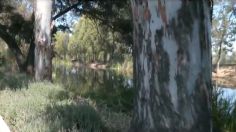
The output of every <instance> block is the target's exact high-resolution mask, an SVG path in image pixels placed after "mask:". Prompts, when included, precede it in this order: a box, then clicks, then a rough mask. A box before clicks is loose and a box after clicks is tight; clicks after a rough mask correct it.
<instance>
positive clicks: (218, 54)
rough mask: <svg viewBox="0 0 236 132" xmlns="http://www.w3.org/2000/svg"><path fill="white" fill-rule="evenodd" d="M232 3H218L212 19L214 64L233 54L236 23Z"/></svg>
mask: <svg viewBox="0 0 236 132" xmlns="http://www.w3.org/2000/svg"><path fill="white" fill-rule="evenodd" d="M232 7H233V6H232V5H231V2H230V1H228V0H227V1H216V2H215V5H214V10H213V19H212V36H211V37H212V53H213V63H215V62H216V61H219V58H222V59H224V58H225V57H226V56H224V55H223V54H225V55H227V53H228V52H232V50H233V46H232V45H233V43H234V41H235V39H236V37H235V33H236V21H235V15H233V8H232Z"/></svg>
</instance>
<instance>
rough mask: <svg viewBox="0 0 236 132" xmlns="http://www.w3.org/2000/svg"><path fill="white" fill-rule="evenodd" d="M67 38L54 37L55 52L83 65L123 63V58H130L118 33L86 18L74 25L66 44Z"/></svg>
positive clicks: (63, 35) (63, 34)
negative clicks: (95, 62) (89, 63)
mask: <svg viewBox="0 0 236 132" xmlns="http://www.w3.org/2000/svg"><path fill="white" fill-rule="evenodd" d="M67 38H68V35H66V37H65V33H62V32H58V33H57V34H56V35H55V39H56V42H55V43H56V45H55V50H56V52H57V53H59V54H64V53H66V56H68V58H70V59H74V60H78V61H80V62H84V63H88V62H93V61H98V62H104V63H107V62H111V61H115V62H123V61H124V59H125V58H130V49H131V48H130V47H129V46H127V45H126V44H125V43H124V41H123V40H122V37H121V34H120V33H119V32H114V31H112V30H111V29H109V28H108V27H107V26H103V25H101V23H100V22H99V21H95V20H92V19H89V18H88V17H86V16H83V17H81V18H80V20H79V22H78V23H76V24H75V25H74V31H73V33H72V35H71V36H70V37H69V42H68V43H67ZM65 41H66V42H65ZM66 51H67V52H66Z"/></svg>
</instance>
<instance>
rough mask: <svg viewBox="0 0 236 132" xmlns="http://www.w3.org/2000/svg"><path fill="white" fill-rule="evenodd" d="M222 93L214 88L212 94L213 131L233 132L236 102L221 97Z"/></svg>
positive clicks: (235, 118) (235, 119) (235, 122)
mask: <svg viewBox="0 0 236 132" xmlns="http://www.w3.org/2000/svg"><path fill="white" fill-rule="evenodd" d="M222 94H223V93H222V91H220V90H216V91H214V92H213V96H212V117H213V132H235V130H236V107H235V106H236V102H232V101H231V100H230V99H224V98H222Z"/></svg>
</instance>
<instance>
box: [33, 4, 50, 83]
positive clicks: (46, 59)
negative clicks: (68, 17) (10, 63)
mask: <svg viewBox="0 0 236 132" xmlns="http://www.w3.org/2000/svg"><path fill="white" fill-rule="evenodd" d="M35 4H36V6H35V79H36V80H37V81H41V80H50V81H51V79H52V45H51V12H52V0H36V3H35Z"/></svg>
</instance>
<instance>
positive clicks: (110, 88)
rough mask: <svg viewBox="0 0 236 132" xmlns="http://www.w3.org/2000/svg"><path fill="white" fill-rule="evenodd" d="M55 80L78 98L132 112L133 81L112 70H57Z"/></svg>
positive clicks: (60, 68)
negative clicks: (81, 97) (85, 98)
mask: <svg viewBox="0 0 236 132" xmlns="http://www.w3.org/2000/svg"><path fill="white" fill-rule="evenodd" d="M54 72H55V78H54V80H55V81H56V82H58V83H61V84H63V85H64V87H65V89H66V90H68V91H69V92H70V94H72V96H74V97H76V96H78V95H80V96H83V97H87V98H90V99H92V100H95V101H96V103H97V104H98V105H106V106H107V107H108V108H111V109H113V110H115V111H122V112H127V111H131V109H132V107H133V106H132V105H133V95H134V94H133V91H134V89H133V83H132V82H133V80H132V78H131V77H127V76H124V75H121V74H117V73H116V72H114V71H111V70H92V69H87V68H79V69H78V68H66V67H58V68H55V70H54Z"/></svg>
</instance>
